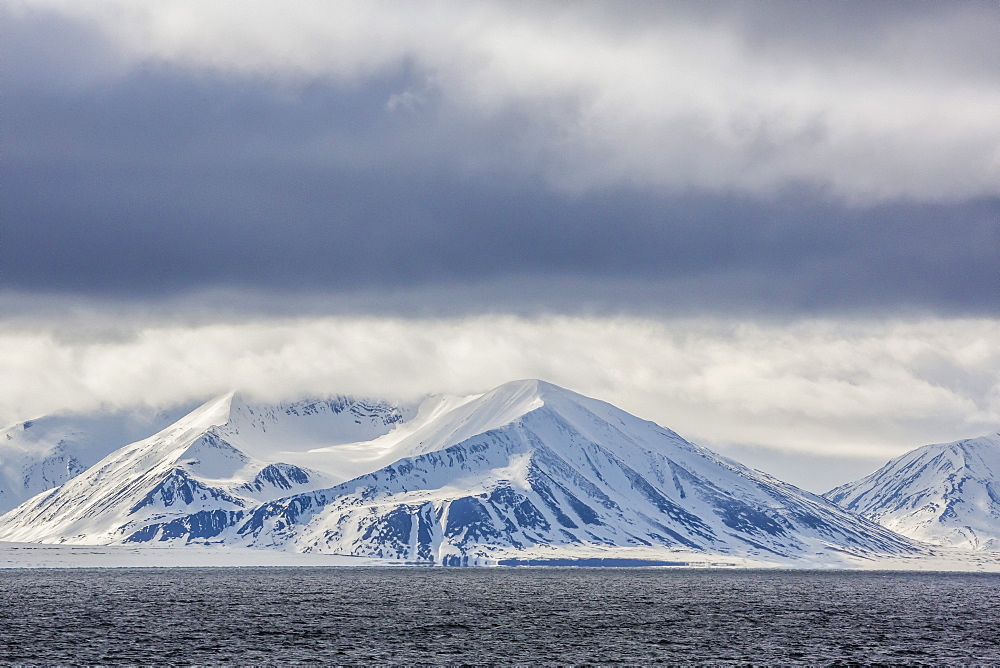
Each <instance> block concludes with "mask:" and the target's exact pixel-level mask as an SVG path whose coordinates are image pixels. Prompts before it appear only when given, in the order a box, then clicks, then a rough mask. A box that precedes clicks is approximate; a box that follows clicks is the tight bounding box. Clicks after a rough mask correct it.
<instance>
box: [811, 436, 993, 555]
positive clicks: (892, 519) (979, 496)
mask: <svg viewBox="0 0 1000 668" xmlns="http://www.w3.org/2000/svg"><path fill="white" fill-rule="evenodd" d="M824 496H825V497H826V498H828V499H829V500H830V501H832V502H834V503H836V504H838V505H840V506H841V507H843V508H845V509H847V510H851V511H853V512H857V513H859V514H861V515H863V516H865V517H867V518H869V519H871V520H873V521H875V522H878V523H880V524H882V525H883V526H885V527H888V528H889V529H892V530H893V531H895V532H897V533H900V534H902V535H905V536H909V537H911V538H915V539H917V540H920V541H923V542H926V543H930V544H933V545H939V546H945V547H955V548H962V549H967V550H985V551H989V550H1000V432H998V433H993V434H987V435H985V436H981V437H978V438H969V439H962V440H959V441H954V442H951V443H937V444H932V445H925V446H923V447H920V448H917V449H915V450H911V451H910V452H908V453H906V454H904V455H902V456H900V457H897V458H895V459H893V460H892V461H890V462H888V463H887V464H886V465H885V466H883V467H882V468H880V469H878V470H877V471H875V472H874V473H871V474H870V475H868V476H865V477H864V478H861V479H860V480H857V481H854V482H850V483H847V484H845V485H841V486H840V487H837V488H835V489H832V490H830V491H829V492H827V493H826V494H825V495H824Z"/></svg>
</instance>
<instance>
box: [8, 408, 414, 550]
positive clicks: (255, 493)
mask: <svg viewBox="0 0 1000 668" xmlns="http://www.w3.org/2000/svg"><path fill="white" fill-rule="evenodd" d="M401 419H402V414H401V412H400V409H398V408H396V407H394V406H392V405H390V404H377V403H366V402H358V401H354V400H348V399H346V398H343V397H337V398H333V399H327V400H321V401H302V402H296V403H288V404H277V405H261V404H253V403H247V402H246V401H244V400H243V399H242V398H241V397H239V396H236V395H234V394H233V393H230V394H227V395H224V396H222V397H218V398H216V399H213V400H211V401H209V402H207V403H206V404H204V405H203V406H201V407H200V408H198V409H197V410H195V411H193V412H192V413H190V414H189V415H187V416H185V417H184V418H182V419H181V420H179V421H177V422H176V423H174V424H173V425H171V426H169V427H167V428H166V429H164V430H162V431H160V432H159V433H157V434H155V435H153V436H151V437H149V438H147V439H144V440H141V441H138V442H136V443H133V444H131V445H128V446H126V447H123V448H121V449H119V450H116V451H115V452H113V453H111V454H109V455H108V456H106V457H105V458H104V459H102V460H101V461H99V462H97V463H96V464H95V465H94V466H92V467H90V468H89V469H87V470H86V471H84V472H83V473H81V474H80V475H78V476H77V477H75V478H73V479H72V480H70V481H68V482H67V483H65V484H64V485H62V486H61V487H59V488H57V489H54V490H51V491H48V492H44V493H42V494H39V495H37V496H36V497H34V498H32V499H31V500H30V501H28V502H27V503H25V504H22V505H21V506H19V507H18V508H16V509H14V510H13V511H11V512H10V513H8V515H7V516H5V517H4V518H2V519H0V533H3V535H4V538H3V539H4V540H23V541H34V540H37V541H47V542H52V541H57V542H78V543H91V544H103V543H111V542H117V541H129V540H131V541H141V540H146V539H148V538H150V537H152V536H154V535H156V536H157V537H159V538H163V539H169V538H178V537H179V538H183V539H184V540H192V539H197V538H199V537H204V536H207V535H214V532H215V531H216V530H217V528H218V527H222V526H227V525H228V524H229V523H231V522H233V521H237V520H238V519H239V518H240V517H242V515H243V513H244V509H246V508H251V507H254V506H256V505H257V504H259V503H261V502H262V501H267V500H271V499H275V498H278V497H281V496H284V495H286V494H288V493H291V492H293V491H300V490H308V489H313V488H315V487H318V486H326V485H329V484H332V483H333V482H335V481H336V480H337V478H336V477H335V476H332V475H327V474H324V473H321V472H318V471H313V470H310V469H308V468H304V467H300V466H295V465H292V464H288V463H285V462H282V461H280V456H281V455H282V454H289V455H292V456H293V457H294V456H295V455H296V454H299V453H301V452H303V451H308V450H309V449H311V448H314V447H316V446H324V445H327V444H329V443H341V442H343V441H344V440H345V439H346V440H350V439H352V438H355V437H358V436H362V437H365V436H367V437H369V438H371V437H374V436H377V435H378V434H380V433H383V432H385V431H388V430H389V429H390V428H391V426H392V425H393V424H394V423H395V422H396V421H399V420H401ZM290 423H292V424H294V428H290V427H289V424H290ZM255 455H258V456H260V458H258V457H257V456H255Z"/></svg>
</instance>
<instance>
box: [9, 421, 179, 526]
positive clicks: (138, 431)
mask: <svg viewBox="0 0 1000 668" xmlns="http://www.w3.org/2000/svg"><path fill="white" fill-rule="evenodd" d="M192 408H194V406H187V407H180V408H174V409H168V410H163V411H150V410H146V411H140V410H135V411H124V410H119V411H114V410H101V411H95V412H92V413H64V414H55V415H46V416H43V417H39V418H36V419H33V420H25V421H23V422H18V423H17V424H14V425H10V426H9V427H6V428H4V429H2V430H0V513H4V512H7V511H8V510H10V509H11V508H14V507H15V506H17V505H18V504H21V503H23V502H24V501H26V500H27V499H29V498H31V497H32V496H34V495H36V494H38V493H39V492H43V491H45V490H48V489H52V488H53V487H56V486H58V485H61V484H63V483H64V482H66V481H67V480H69V479H70V478H72V477H74V476H76V475H79V474H80V473H82V472H84V471H85V470H87V469H88V468H89V467H91V466H93V465H94V464H95V463H96V462H97V461H98V460H100V459H101V458H102V457H104V456H105V455H108V454H109V453H111V452H114V451H115V450H117V449H118V448H121V447H122V446H124V445H128V444H129V443H133V442H135V441H138V440H139V439H142V438H146V437H147V436H150V435H151V434H154V433H156V432H158V431H159V430H161V429H163V428H164V427H166V426H167V425H169V424H170V423H172V422H174V421H176V420H177V419H178V418H179V417H182V416H183V415H184V414H186V413H188V412H190V410H191V409H192Z"/></svg>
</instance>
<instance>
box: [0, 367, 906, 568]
mask: <svg viewBox="0 0 1000 668" xmlns="http://www.w3.org/2000/svg"><path fill="white" fill-rule="evenodd" d="M0 540H28V541H42V542H78V543H131V542H149V541H156V542H164V541H166V542H171V543H190V542H197V543H221V544H226V545H238V546H248V547H257V548H275V549H283V550H292V551H298V552H324V553H333V554H345V555H358V556H368V557H381V558H387V559H403V560H408V561H417V562H427V563H438V564H465V563H490V562H491V561H496V560H498V559H501V558H504V557H511V556H512V555H529V556H537V555H539V554H546V555H552V556H559V554H560V550H570V551H571V550H573V549H579V548H600V549H604V550H614V549H625V548H649V549H658V550H662V551H664V552H669V551H677V552H699V553H712V554H722V555H738V556H747V557H753V558H761V559H778V560H781V559H796V558H813V557H816V556H817V555H820V556H823V557H829V558H834V557H836V555H843V554H850V555H855V556H865V555H874V554H912V553H916V552H918V551H919V550H920V547H919V546H917V545H916V544H915V543H913V542H911V541H909V540H907V539H905V538H903V537H901V536H899V535H897V534H895V533H893V532H891V531H888V530H886V529H885V528H883V527H881V526H879V525H877V524H875V523H872V522H868V521H866V520H864V519H862V518H860V517H858V516H856V515H854V514H853V513H850V512H847V511H844V510H843V509H841V508H839V507H837V506H836V505H834V504H831V503H829V502H827V501H826V500H824V499H822V498H820V497H818V496H815V495H812V494H809V493H807V492H804V491H802V490H799V489H797V488H795V487H793V486H791V485H788V484H786V483H783V482H781V481H778V480H776V479H774V478H772V477H770V476H767V475H765V474H763V473H760V472H757V471H753V470H751V469H748V468H746V467H743V466H741V465H739V464H737V463H735V462H732V461H730V460H728V459H725V458H723V457H720V456H718V455H716V454H714V453H712V452H711V451H709V450H707V449H705V448H701V447H699V446H696V445H693V444H691V443H689V442H687V441H685V440H684V439H683V438H681V437H680V436H678V435H677V434H675V433H674V432H672V431H670V430H669V429H665V428H663V427H660V426H658V425H656V424H654V423H652V422H647V421H644V420H641V419H639V418H636V417H634V416H632V415H629V414H628V413H626V412H624V411H621V410H619V409H617V408H615V407H613V406H611V405H609V404H606V403H604V402H601V401H596V400H594V399H589V398H587V397H583V396H581V395H579V394H576V393H573V392H570V391H567V390H564V389H562V388H558V387H556V386H554V385H550V384H547V383H543V382H541V381H518V382H514V383H508V384H506V385H503V386H500V387H499V388H496V389H495V390H492V391H491V392H487V393H485V394H483V395H479V396H475V397H465V398H447V397H432V398H430V399H428V400H426V401H424V402H423V403H421V404H420V405H419V406H416V407H400V406H396V405H394V404H391V403H386V402H376V401H362V400H352V399H346V398H340V399H338V400H336V401H335V402H302V403H297V404H288V405H280V406H260V405H256V406H255V405H253V404H249V403H246V402H243V401H242V400H239V399H238V398H237V399H235V400H234V399H233V397H231V396H227V397H222V398H220V399H217V400H215V401H213V402H209V403H208V404H206V405H205V406H203V407H202V408H200V409H199V410H198V411H195V412H194V413H192V414H191V415H189V416H187V417H186V418H184V419H183V420H181V421H179V422H178V423H176V424H175V425H172V426H171V427H169V428H168V429H166V430H164V431H162V432H160V433H159V434H157V435H156V436H154V437H152V438H150V439H146V440H145V441H140V442H139V443H136V444H134V445H131V446H129V447H127V448H123V449H122V450H119V451H117V452H115V453H112V454H111V455H109V456H108V457H107V458H105V459H104V460H102V461H101V462H99V463H98V464H97V465H95V466H93V467H91V468H90V469H88V470H87V471H86V472H84V473H83V474H82V475H80V476H78V477H77V478H74V479H73V480H71V481H70V482H68V483H66V484H64V485H62V486H61V487H59V488H57V489H55V490H52V491H50V492H47V493H44V494H41V495H39V496H37V497H35V498H33V499H31V500H30V501H29V502H27V503H25V504H23V505H21V506H20V507H18V508H17V509H15V510H14V511H12V512H10V513H8V514H7V515H5V516H3V517H2V518H0Z"/></svg>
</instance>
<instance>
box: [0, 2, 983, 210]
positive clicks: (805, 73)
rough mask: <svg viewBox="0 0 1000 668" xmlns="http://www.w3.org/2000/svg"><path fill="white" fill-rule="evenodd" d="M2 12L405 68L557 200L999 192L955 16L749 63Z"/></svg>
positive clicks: (233, 14) (571, 47)
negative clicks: (597, 191) (682, 193)
mask: <svg viewBox="0 0 1000 668" xmlns="http://www.w3.org/2000/svg"><path fill="white" fill-rule="evenodd" d="M15 6H16V7H18V8H20V11H30V8H47V9H48V10H49V11H58V12H60V13H63V14H65V15H68V16H72V17H75V18H76V19H78V20H80V21H84V22H86V23H88V24H90V25H93V26H96V27H97V28H98V29H99V30H101V31H102V32H103V33H104V34H106V35H107V38H108V39H109V40H110V41H111V42H112V43H113V44H115V45H116V47H117V48H118V49H119V50H120V51H121V52H122V53H123V54H124V57H125V58H126V59H127V60H129V61H130V62H131V63H132V64H133V65H136V66H137V65H141V64H144V63H149V62H166V63H171V64H177V65H181V66H185V67H192V68H208V69H212V70H216V71H223V72H231V73H233V74H236V75H240V76H266V77H278V78H292V79H310V78H316V77H322V78H333V79H338V80H342V81H346V82H352V83H354V84H359V83H363V82H364V81H365V80H366V79H367V78H368V77H372V76H374V75H377V74H379V73H383V72H385V71H387V70H391V69H393V68H398V67H400V66H401V64H402V63H404V62H409V63H412V64H413V65H414V66H415V67H416V68H417V70H418V71H421V72H423V73H424V75H425V76H426V77H427V80H428V82H429V85H433V86H434V87H435V89H436V92H437V93H438V95H439V97H440V99H441V100H442V101H443V102H442V104H443V107H442V108H441V109H439V110H438V112H439V113H447V114H458V115H459V116H460V117H462V118H465V119H468V120H471V121H472V122H474V123H475V122H479V123H488V122H490V119H491V118H493V117H494V116H495V115H497V114H500V113H502V112H503V111H504V110H507V109H510V108H517V109H519V110H521V111H522V112H524V114H525V116H524V117H525V118H526V119H528V120H527V121H526V122H527V123H529V124H534V125H535V127H534V128H533V129H531V130H529V129H528V128H525V132H524V145H523V146H520V147H519V151H518V154H519V155H521V158H522V159H523V160H524V161H525V164H527V165H532V166H535V168H536V169H539V170H540V171H541V172H542V174H543V175H544V176H545V177H546V178H548V180H549V182H550V183H551V184H553V185H554V186H556V187H560V188H566V189H570V190H580V189H588V188H592V187H602V186H605V185H608V184H616V183H622V182H624V183H632V184H638V185H643V186H654V187H666V188H671V189H675V190H683V189H685V188H689V187H695V188H707V189H715V190H730V189H736V190H742V191H747V192H754V193H769V192H772V191H774V190H776V189H779V188H781V187H783V186H785V185H788V184H789V183H798V182H806V183H812V184H816V185H819V186H821V187H825V188H829V189H830V190H831V191H832V192H834V193H837V194H839V195H841V196H843V197H846V198H848V199H851V200H861V201H876V200H879V199H883V198H893V197H900V196H902V197H909V198H914V199H918V200H924V199H926V200H939V199H944V200H947V199H954V198H964V197H969V196H977V195H996V194H997V193H998V190H1000V185H998V184H1000V124H998V123H997V122H996V118H997V110H998V109H1000V82H998V80H997V78H996V77H992V78H990V77H984V76H982V75H981V74H980V73H978V71H972V72H971V73H970V67H969V66H968V61H969V60H970V59H972V58H971V56H974V55H975V51H976V49H977V46H976V45H977V44H980V43H981V42H982V40H981V39H980V37H981V34H982V32H983V29H984V28H983V24H984V21H983V20H982V18H983V17H982V16H980V15H979V14H981V10H979V9H977V8H976V7H975V6H974V5H971V6H970V5H961V4H957V5H955V6H954V11H952V12H950V14H949V15H948V16H945V17H942V15H941V14H940V13H935V12H917V11H914V12H912V13H910V14H909V15H906V14H903V15H901V16H899V17H898V19H897V20H895V21H889V22H885V23H884V24H882V25H880V26H879V27H877V28H871V27H857V31H859V32H860V31H862V30H875V31H881V32H878V34H877V35H876V36H875V38H874V39H870V40H869V42H871V43H873V44H875V46H871V45H870V44H869V45H867V46H864V47H863V48H862V47H860V46H854V47H845V46H840V47H839V48H837V47H836V46H830V47H828V48H827V49H826V50H822V49H819V48H816V49H810V48H808V45H806V46H803V43H804V42H806V41H807V40H806V39H800V40H799V41H797V42H795V41H792V42H789V41H788V40H787V39H786V38H785V36H783V35H782V34H781V32H782V29H783V27H782V26H780V25H775V27H774V29H773V34H771V35H768V36H767V37H769V38H770V39H771V41H773V42H775V43H777V44H779V45H784V46H785V47H787V48H780V46H770V45H768V44H766V43H765V44H764V45H763V46H762V45H761V44H759V43H758V42H759V40H757V41H755V40H754V39H751V37H752V35H750V34H749V33H748V32H747V28H746V26H745V25H743V24H741V23H740V22H739V21H736V20H735V19H733V18H732V17H729V18H728V19H727V17H726V16H725V15H724V13H721V12H720V13H719V15H718V16H716V17H715V18H714V19H713V20H707V19H704V17H702V19H700V20H695V19H693V18H692V17H691V16H680V15H681V14H683V12H680V11H678V12H677V14H678V16H675V17H670V16H667V15H666V13H665V12H663V13H658V14H657V15H654V16H650V17H648V18H647V20H644V21H632V22H629V21H615V20H612V19H609V14H614V12H609V11H608V7H607V6H605V5H599V4H597V5H594V4H590V5H540V6H537V7H530V8H529V7H528V5H526V4H523V3H514V4H498V3H459V2H454V3H452V2H435V3H397V4H393V5H386V4H384V3H329V2H296V3H272V2H241V3H227V2H205V1H204V0H198V1H194V0H190V1H189V0H172V1H170V2H148V3H144V2H125V1H122V0H92V1H90V2H83V3H81V2H69V1H64V0H34V1H32V2H23V3H18V4H17V5H15ZM970 7H971V9H970ZM973 10H975V11H973ZM761 11H763V10H761ZM977 12H978V13H977ZM785 29H794V27H793V28H787V27H785ZM812 29H813V30H816V29H815V28H812ZM819 34H821V33H820V32H819V31H817V35H819ZM757 37H759V36H757ZM789 45H791V46H789ZM966 52H968V53H966ZM956 54H957V55H956ZM970 54H971V55H970ZM981 58H982V57H981V56H980V59H981ZM114 74H115V75H117V70H116V71H115V73H114ZM406 96H407V92H406V91H400V92H399V93H398V94H397V96H396V97H394V98H391V100H396V103H393V102H392V101H390V102H389V106H398V104H399V103H402V102H403V101H406V100H407V99H408V98H407V97H406ZM539 128H541V129H543V130H545V131H544V132H539ZM503 155H504V156H505V158H504V159H507V158H508V157H509V154H508V153H506V152H505V153H504V154H503ZM460 162H462V164H467V163H468V164H478V163H477V161H476V160H472V161H460ZM523 166H524V165H507V167H508V168H514V169H517V168H521V167H523Z"/></svg>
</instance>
